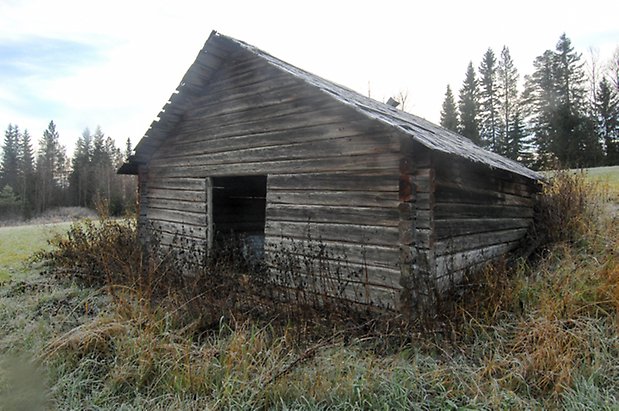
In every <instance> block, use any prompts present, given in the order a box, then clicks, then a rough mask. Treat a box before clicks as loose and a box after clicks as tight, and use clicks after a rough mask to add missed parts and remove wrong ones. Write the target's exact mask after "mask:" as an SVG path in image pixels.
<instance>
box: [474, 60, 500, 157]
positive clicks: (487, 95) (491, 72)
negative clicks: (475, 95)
mask: <svg viewBox="0 0 619 411" xmlns="http://www.w3.org/2000/svg"><path fill="white" fill-rule="evenodd" d="M479 76H480V90H479V118H480V126H481V128H480V140H481V143H482V145H483V146H485V147H488V148H489V149H491V150H492V151H494V152H496V153H500V154H503V153H504V151H505V150H504V146H505V144H501V140H502V139H501V136H500V127H499V112H498V106H499V103H498V95H497V91H498V84H497V66H496V57H495V56H494V51H492V49H491V48H489V49H488V50H487V51H486V53H485V54H484V57H483V59H482V61H481V64H480V66H479Z"/></svg>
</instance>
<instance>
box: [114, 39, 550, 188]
mask: <svg viewBox="0 0 619 411" xmlns="http://www.w3.org/2000/svg"><path fill="white" fill-rule="evenodd" d="M239 49H240V50H244V51H246V52H249V53H251V54H253V55H255V56H257V57H259V58H261V59H263V60H265V61H267V62H268V63H269V64H271V65H273V66H274V67H277V68H279V69H280V70H283V71H286V72H288V73H290V74H291V75H293V76H295V77H297V78H298V79H300V80H303V81H304V82H305V83H307V84H308V85H309V86H312V87H315V88H317V89H318V90H320V91H322V92H324V93H325V94H327V95H328V96H330V97H332V98H334V99H336V100H338V101H339V102H341V103H342V104H345V105H347V106H349V107H351V108H352V109H354V110H355V111H357V112H359V113H360V114H362V115H364V116H366V117H368V118H370V119H374V120H376V121H378V122H380V123H382V124H384V125H386V126H388V127H392V128H393V129H395V130H397V131H398V132H400V133H404V134H405V135H407V136H410V138H412V139H413V140H415V141H417V142H418V143H420V144H422V145H423V146H425V147H427V148H428V149H430V150H436V151H440V152H443V153H447V154H451V155H456V156H459V157H463V158H466V159H468V160H470V161H473V162H476V163H481V164H485V165H487V166H489V167H492V168H498V169H502V170H506V171H509V172H512V173H516V174H519V175H522V176H524V177H527V178H530V179H534V180H538V179H542V177H541V175H540V174H538V173H536V172H534V171H532V170H530V169H528V168H527V167H525V166H523V165H522V164H520V163H518V162H516V161H513V160H510V159H508V158H505V157H503V156H500V155H499V154H496V153H493V152H490V151H488V150H485V149H483V148H481V147H479V146H477V145H476V144H474V143H473V142H472V141H471V140H469V139H467V138H466V137H463V136H461V135H459V134H457V133H454V132H452V131H450V130H447V129H445V128H443V127H440V126H437V125H435V124H433V123H431V122H429V121H427V120H425V119H423V118H421V117H417V116H415V115H412V114H410V113H407V112H404V111H402V110H398V109H396V108H394V107H391V106H390V105H388V104H385V103H381V102H378V101H376V100H373V99H371V98H369V97H366V96H363V95H361V94H359V93H357V92H355V91H353V90H351V89H349V88H347V87H344V86H341V85H339V84H336V83H333V82H331V81H329V80H325V79H323V78H321V77H319V76H317V75H315V74H312V73H309V72H307V71H305V70H302V69H300V68H298V67H295V66H293V65H291V64H289V63H286V62H285V61H283V60H280V59H278V58H276V57H273V56H272V55H270V54H268V53H266V52H264V51H262V50H260V49H258V48H256V47H254V46H252V45H250V44H247V43H245V42H243V41H240V40H237V39H234V38H232V37H228V36H224V35H222V34H220V33H218V32H216V31H213V32H212V33H211V35H210V36H209V38H208V40H207V41H206V43H205V45H204V47H203V48H202V50H201V51H200V53H199V54H198V56H197V58H196V61H195V62H194V63H193V64H192V66H191V67H190V68H189V70H188V71H187V73H186V74H185V76H184V77H183V80H182V81H181V83H180V84H179V86H178V88H177V90H176V92H175V93H174V94H172V96H171V97H170V99H169V101H168V102H167V104H166V105H165V106H164V108H163V110H162V111H161V113H159V119H158V120H155V121H154V122H153V123H152V124H151V127H150V128H149V130H148V131H147V132H146V135H145V136H144V137H143V138H142V140H141V141H140V142H139V143H138V145H137V146H136V150H135V151H136V154H135V156H132V157H131V158H130V159H129V162H128V163H126V164H124V165H123V166H122V167H121V168H120V169H119V171H118V172H119V173H121V174H135V173H136V172H137V164H140V163H145V162H147V161H148V157H149V155H150V153H152V151H153V150H154V149H156V148H157V147H158V146H159V145H160V144H162V143H163V141H164V139H165V136H166V135H167V133H169V132H170V131H171V130H172V128H173V127H174V126H175V125H176V123H177V122H178V120H179V119H180V117H181V115H182V113H183V112H184V111H185V109H186V108H188V107H190V105H191V101H192V98H193V97H194V96H196V95H197V94H198V93H199V92H200V91H201V90H202V86H203V85H204V84H206V82H207V81H208V79H209V78H210V76H211V75H212V73H214V71H215V70H216V69H217V68H218V67H219V65H220V64H221V62H222V61H223V60H224V59H225V58H226V57H227V56H228V55H229V54H230V53H231V52H232V51H238V50H239Z"/></svg>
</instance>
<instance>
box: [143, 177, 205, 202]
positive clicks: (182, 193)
mask: <svg viewBox="0 0 619 411" xmlns="http://www.w3.org/2000/svg"><path fill="white" fill-rule="evenodd" d="M151 181H155V179H154V178H152V179H151ZM144 196H145V197H147V198H149V199H152V198H160V199H168V200H182V201H194V202H204V201H206V191H190V190H170V189H165V188H150V184H149V187H148V188H147V189H146V191H145V193H144Z"/></svg>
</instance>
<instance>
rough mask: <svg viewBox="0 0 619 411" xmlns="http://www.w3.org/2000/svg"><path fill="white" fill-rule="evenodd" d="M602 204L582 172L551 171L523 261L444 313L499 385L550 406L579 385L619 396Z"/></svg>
mask: <svg viewBox="0 0 619 411" xmlns="http://www.w3.org/2000/svg"><path fill="white" fill-rule="evenodd" d="M605 198H608V196H607V195H606V193H604V191H603V188H602V187H600V186H599V185H598V184H597V183H596V182H593V181H590V180H589V179H587V178H586V176H585V175H584V174H582V173H573V172H568V171H560V172H557V173H556V174H555V175H553V176H552V177H551V178H550V179H549V180H548V181H547V182H546V183H545V184H544V186H543V188H542V191H541V193H540V194H539V197H538V199H537V202H536V206H535V216H534V220H535V224H534V226H533V228H532V230H531V232H530V233H529V236H528V238H527V239H526V241H525V244H524V245H523V248H522V251H523V254H522V255H521V257H518V256H514V257H512V258H511V259H503V260H501V261H498V262H496V263H494V264H492V265H489V266H487V267H486V268H485V269H484V270H481V271H480V272H477V273H474V274H472V275H470V276H469V278H468V281H467V282H465V284H464V285H463V288H464V291H463V292H462V294H461V295H460V296H459V298H458V299H457V301H456V302H457V308H456V309H455V310H454V311H453V312H451V313H450V314H451V317H450V320H452V321H454V330H456V332H457V333H458V335H459V339H458V341H460V343H459V344H462V343H464V344H469V347H470V350H471V354H473V355H474V356H475V357H476V358H479V359H480V360H481V361H482V364H484V373H489V374H488V375H490V376H492V378H493V379H494V380H495V381H498V382H499V384H500V385H501V386H502V387H503V388H505V389H509V390H513V391H514V392H516V393H519V394H520V395H526V396H530V397H533V398H537V399H542V400H544V401H552V403H554V404H557V401H560V400H561V399H565V400H567V398H569V400H570V401H572V400H574V395H575V393H576V391H575V390H577V389H578V387H579V386H582V384H583V382H584V381H586V382H587V383H589V384H593V385H594V386H595V389H596V390H598V392H605V393H606V394H607V395H609V396H610V398H617V397H616V396H617V395H618V394H619V392H618V391H617V390H616V389H615V388H614V387H617V386H619V361H617V355H618V354H619V345H617V342H618V341H619V338H618V335H619V334H618V332H619V257H618V252H619V228H618V227H617V216H616V215H612V214H609V213H608V212H606V210H607V207H606V204H604V199H605ZM482 375H484V374H483V373H482ZM593 381H595V382H593ZM613 396H614V397H613ZM582 405H584V404H582ZM576 408H578V407H576Z"/></svg>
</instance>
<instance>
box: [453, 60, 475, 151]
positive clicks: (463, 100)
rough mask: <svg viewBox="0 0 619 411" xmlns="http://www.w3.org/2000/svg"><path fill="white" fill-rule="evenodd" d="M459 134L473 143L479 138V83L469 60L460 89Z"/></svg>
mask: <svg viewBox="0 0 619 411" xmlns="http://www.w3.org/2000/svg"><path fill="white" fill-rule="evenodd" d="M458 109H459V111H460V130H459V131H460V134H462V135H463V136H464V137H467V138H469V139H470V140H471V141H472V142H474V143H475V144H480V140H479V84H478V83H477V78H476V77H475V69H473V62H470V63H469V65H468V68H467V70H466V76H465V78H464V83H463V84H462V88H461V89H460V101H459V102H458Z"/></svg>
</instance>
